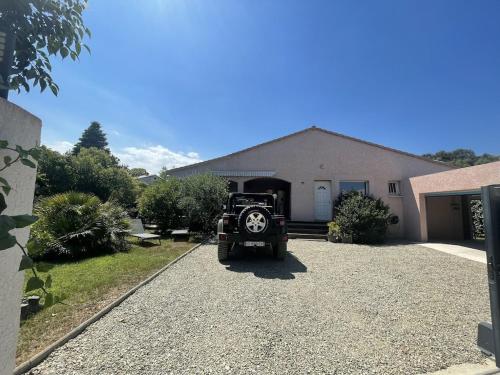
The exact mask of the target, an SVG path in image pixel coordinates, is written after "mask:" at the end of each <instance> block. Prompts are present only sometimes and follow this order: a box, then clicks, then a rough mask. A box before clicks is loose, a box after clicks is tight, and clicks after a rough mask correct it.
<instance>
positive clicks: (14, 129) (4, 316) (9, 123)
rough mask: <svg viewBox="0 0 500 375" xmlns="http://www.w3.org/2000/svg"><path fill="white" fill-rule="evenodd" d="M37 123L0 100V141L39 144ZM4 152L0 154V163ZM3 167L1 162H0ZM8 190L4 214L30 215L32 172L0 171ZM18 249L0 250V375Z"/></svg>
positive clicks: (11, 358) (18, 280)
mask: <svg viewBox="0 0 500 375" xmlns="http://www.w3.org/2000/svg"><path fill="white" fill-rule="evenodd" d="M41 126H42V124H41V121H40V119H38V118H37V117H35V116H33V115H31V114H30V113H28V112H26V111H24V110H23V109H21V108H20V107H18V106H16V105H14V104H12V103H10V102H7V101H6V100H4V99H1V98H0V139H3V140H7V141H8V142H9V144H11V145H20V146H22V147H23V148H25V149H29V148H32V147H34V146H36V145H39V144H40V131H41ZM6 154H7V151H0V158H1V159H0V160H3V157H4V156H5V155H6ZM0 165H2V166H3V161H2V162H0ZM0 176H1V177H3V178H5V179H7V181H8V182H9V183H10V185H11V186H12V191H11V193H10V194H9V196H8V197H7V206H8V208H7V210H6V211H5V213H6V214H9V215H13V214H14V215H15V214H26V213H31V210H32V205H33V194H34V189H35V178H36V170H35V169H32V168H29V167H26V166H23V165H22V164H20V163H16V164H15V166H14V165H13V166H12V167H9V168H7V169H6V170H5V171H3V172H0ZM15 235H16V237H17V239H18V240H19V242H20V243H22V244H25V243H26V241H27V240H28V235H29V229H22V230H17V232H16V233H15ZM20 260H21V250H20V249H19V248H17V247H16V248H12V249H9V250H3V251H0V375H11V374H12V371H13V369H14V366H15V356H16V343H17V334H18V330H19V314H20V302H21V288H22V283H23V272H18V271H17V269H18V268H19V262H20Z"/></svg>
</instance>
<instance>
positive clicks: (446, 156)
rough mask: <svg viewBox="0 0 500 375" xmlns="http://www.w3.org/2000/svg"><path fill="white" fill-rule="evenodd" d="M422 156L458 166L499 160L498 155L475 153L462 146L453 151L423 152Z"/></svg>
mask: <svg viewBox="0 0 500 375" xmlns="http://www.w3.org/2000/svg"><path fill="white" fill-rule="evenodd" d="M422 156H424V157H426V158H429V159H432V160H436V161H441V162H444V163H448V164H450V165H453V166H455V167H460V168H463V167H470V166H473V165H479V164H486V163H491V162H493V161H499V160H500V156H495V155H491V154H482V155H476V153H475V152H474V151H472V150H467V149H463V148H458V149H456V150H454V151H438V152H436V153H435V154H424V155H422Z"/></svg>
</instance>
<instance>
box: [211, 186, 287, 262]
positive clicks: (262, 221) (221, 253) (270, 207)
mask: <svg viewBox="0 0 500 375" xmlns="http://www.w3.org/2000/svg"><path fill="white" fill-rule="evenodd" d="M276 211H277V208H276V196H275V195H273V194H254V193H231V194H229V198H228V200H227V205H224V214H223V215H222V219H220V220H219V223H218V225H217V235H218V236H217V237H218V240H219V243H218V257H219V261H223V260H226V259H227V258H228V256H229V252H230V251H231V249H232V248H233V246H234V245H240V246H245V247H265V246H269V245H270V246H271V247H272V249H273V254H274V257H275V258H277V259H281V260H282V259H284V258H285V255H286V252H287V241H288V235H287V227H286V220H285V216H283V215H278V214H277V213H276Z"/></svg>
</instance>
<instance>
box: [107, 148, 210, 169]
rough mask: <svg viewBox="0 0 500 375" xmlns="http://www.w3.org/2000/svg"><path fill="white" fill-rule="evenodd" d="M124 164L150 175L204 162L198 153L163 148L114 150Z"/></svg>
mask: <svg viewBox="0 0 500 375" xmlns="http://www.w3.org/2000/svg"><path fill="white" fill-rule="evenodd" d="M113 154H114V155H116V156H117V157H118V158H119V159H120V161H121V162H122V163H123V164H126V165H128V166H129V167H130V168H145V169H146V170H147V171H148V172H149V173H158V172H159V171H160V169H161V168H162V167H167V168H168V169H170V168H174V167H182V166H184V165H188V164H193V163H198V162H200V161H202V160H201V159H200V156H199V154H198V153H196V152H189V153H187V154H186V153H183V152H175V151H171V150H169V149H168V148H166V147H163V146H160V145H158V146H150V147H143V148H140V147H125V148H123V149H121V150H119V151H118V150H117V151H115V150H113Z"/></svg>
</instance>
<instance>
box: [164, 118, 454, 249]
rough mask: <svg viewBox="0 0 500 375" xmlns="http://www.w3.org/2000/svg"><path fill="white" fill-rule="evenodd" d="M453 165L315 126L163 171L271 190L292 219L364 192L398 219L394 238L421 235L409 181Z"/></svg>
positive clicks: (312, 217) (325, 212)
mask: <svg viewBox="0 0 500 375" xmlns="http://www.w3.org/2000/svg"><path fill="white" fill-rule="evenodd" d="M452 169H453V168H452V167H450V166H448V165H446V164H443V163H440V162H436V161H432V160H429V159H426V158H423V157H421V156H417V155H412V154H410V153H407V152H403V151H399V150H395V149H392V148H389V147H385V146H381V145H377V144H374V143H371V142H366V141H363V140H360V139H356V138H353V137H349V136H345V135H342V134H338V133H335V132H332V131H329V130H325V129H321V128H318V127H314V126H313V127H310V128H307V129H305V130H302V131H299V132H296V133H293V134H290V135H287V136H285V137H281V138H277V139H274V140H272V141H269V142H265V143H262V144H259V145H257V146H254V147H250V148H248V149H245V150H242V151H238V152H235V153H232V154H229V155H226V156H222V157H219V158H215V159H212V160H208V161H204V162H201V163H196V164H192V165H189V166H185V167H180V168H175V169H171V170H169V171H168V172H167V173H168V174H169V175H171V176H176V177H186V176H190V175H193V174H200V173H213V174H215V175H218V176H223V177H226V178H227V179H228V180H229V183H230V190H231V191H234V192H236V191H238V192H270V193H275V194H277V196H278V207H279V209H280V210H281V211H282V213H283V214H285V215H286V217H287V218H288V219H289V220H292V221H308V222H309V221H329V220H331V219H332V212H333V203H334V201H335V199H336V197H337V196H338V195H339V194H340V193H341V192H342V191H344V190H353V189H354V190H358V191H362V192H364V193H366V194H372V195H373V196H375V197H380V198H382V199H383V200H384V201H385V202H386V203H387V204H388V205H389V206H390V208H391V211H392V213H393V214H395V215H397V216H398V217H399V222H398V223H397V224H393V225H391V226H390V230H389V232H390V235H391V236H392V237H399V238H402V237H407V238H413V239H421V232H420V230H419V229H415V227H414V224H415V218H418V217H420V213H419V211H418V210H419V208H418V207H417V205H415V204H414V201H415V197H414V194H413V191H412V189H411V186H412V185H411V184H410V182H409V181H410V179H411V178H413V177H416V176H423V175H431V174H435V173H440V172H446V171H450V170H452ZM412 202H413V203H412ZM407 217H409V218H410V221H409V222H408V223H407V222H406V221H407V220H406V218H407ZM407 224H411V225H413V227H409V225H407Z"/></svg>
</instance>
